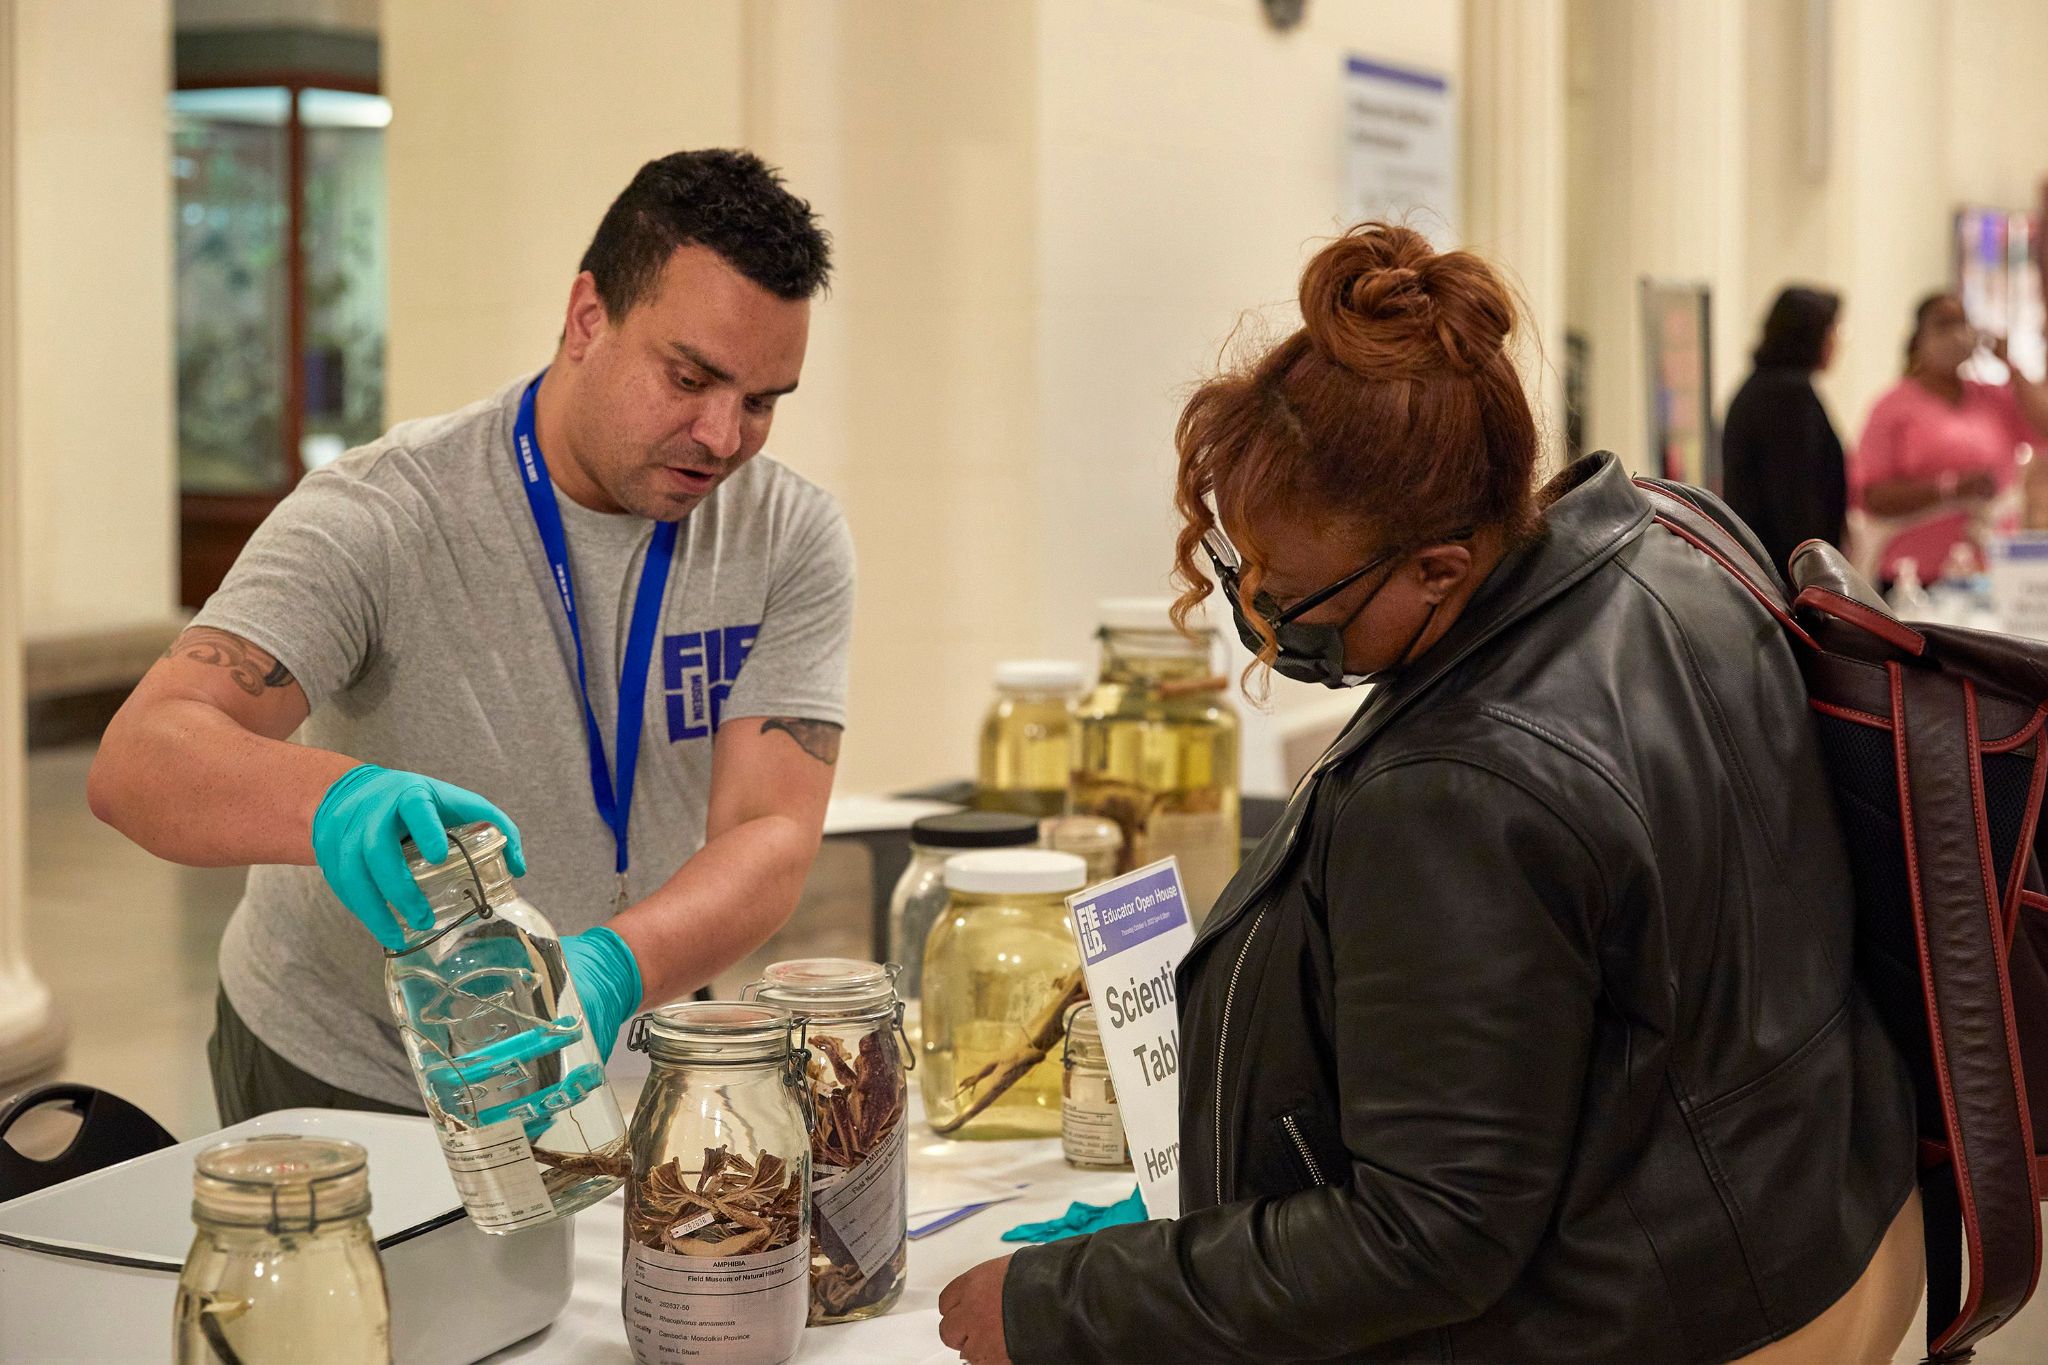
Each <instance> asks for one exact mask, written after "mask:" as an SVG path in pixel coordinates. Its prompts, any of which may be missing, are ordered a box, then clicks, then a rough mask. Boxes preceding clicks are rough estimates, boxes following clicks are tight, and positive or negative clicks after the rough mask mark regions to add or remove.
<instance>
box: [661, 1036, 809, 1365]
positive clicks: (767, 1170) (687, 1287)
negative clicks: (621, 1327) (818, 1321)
mask: <svg viewBox="0 0 2048 1365" xmlns="http://www.w3.org/2000/svg"><path fill="white" fill-rule="evenodd" d="M793 1044H794V1038H793V1036H792V1025H791V1021H790V1018H789V1016H788V1014H787V1013H786V1012H785V1011H782V1010H779V1009H774V1008H770V1007H768V1006H763V1005H751V1004H727V1003H722V1002H716V1001H700V1002H688V1003H684V1004H678V1005H665V1006H663V1007H662V1008H661V1009H659V1010H656V1011H655V1012H654V1014H653V1015H652V1016H651V1017H649V1018H647V1019H645V1020H643V1021H641V1022H639V1023H636V1025H635V1027H634V1031H633V1035H632V1037H631V1040H630V1046H633V1047H635V1048H638V1049H641V1050H643V1051H645V1052H646V1053H647V1055H648V1059H649V1062H650V1069H649V1072H648V1077H647V1084H646V1087H645V1089H643V1090H642V1091H641V1094H640V1103H639V1105H638V1107H637V1108H635V1109H634V1111H633V1126H632V1131H631V1134H630V1137H629V1146H630V1150H631V1153H632V1163H633V1174H632V1178H631V1179H630V1180H628V1181H627V1183H626V1246H625V1265H624V1277H623V1278H624V1283H623V1287H622V1291H621V1296H620V1307H621V1310H622V1312H623V1314H624V1317H625V1321H626V1338H627V1341H628V1342H629V1343H630V1345H631V1346H632V1349H633V1356H634V1359H635V1360H637V1361H639V1362H640V1365H657V1362H670V1361H676V1360H689V1359H699V1358H701V1359H704V1360H712V1361H718V1362H720V1365H780V1362H782V1361H786V1360H788V1359H789V1358H790V1357H791V1356H793V1355H794V1354H796V1349H797V1343H798V1341H799V1340H800V1338H801V1337H802V1334H803V1329H804V1324H805V1322H806V1321H807V1319H808V1317H809V1314H810V1302H811V1296H810V1260H811V1258H810V1234H811V1199H810V1194H811V1139H810V1131H809V1124H808V1121H807V1119H806V1115H805V1109H804V1104H803V1100H802V1097H803V1096H804V1094H805V1083H804V1077H803V1054H801V1053H800V1052H797V1051H795V1050H794V1046H793ZM714 1201H716V1202H717V1203H719V1204H722V1205H723V1206H724V1208H725V1209H727V1210H731V1209H737V1210H738V1211H739V1212H738V1213H737V1214H731V1215H728V1214H727V1213H724V1212H721V1211H720V1209H719V1208H716V1207H713V1206H712V1205H713V1202H714ZM707 1336H708V1337H710V1338H712V1339H713V1340H714V1341H715V1342H716V1343H717V1344H716V1345H715V1346H708V1345H706V1344H705V1341H704V1338H706V1337H707Z"/></svg>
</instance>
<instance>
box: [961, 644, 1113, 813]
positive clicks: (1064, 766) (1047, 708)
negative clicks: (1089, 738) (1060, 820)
mask: <svg viewBox="0 0 2048 1365" xmlns="http://www.w3.org/2000/svg"><path fill="white" fill-rule="evenodd" d="M1086 682H1087V680H1086V678H1085V677H1084V676H1083V674H1082V671H1081V665H1079V664H1077V663H1072V662H1070V661H1068V660H1065V659H1017V660H1012V661H1010V662H1008V663H1003V664H998V665H996V700H995V705H993V706H991V707H990V708H989V712H988V716H987V718H986V719H984V720H983V721H982V724H981V754H980V762H979V764H978V765H977V766H976V771H975V783H974V804H975V807H976V808H977V809H979V810H1000V811H1014V812H1016V813H1017V814H1019V815H1029V816H1033V817H1036V818H1038V819H1044V818H1046V817H1048V816H1053V815H1060V814H1063V813H1064V812H1065V811H1066V809H1067V778H1068V776H1069V775H1070V774H1071V773H1072V772H1073V768H1074V699H1075V698H1076V697H1078V696H1079V695H1080V694H1081V689H1082V688H1083V687H1084V686H1086Z"/></svg>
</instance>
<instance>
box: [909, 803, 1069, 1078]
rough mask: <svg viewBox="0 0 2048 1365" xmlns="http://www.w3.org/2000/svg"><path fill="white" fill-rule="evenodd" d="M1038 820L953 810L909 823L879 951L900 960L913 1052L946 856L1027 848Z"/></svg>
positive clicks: (941, 910)
mask: <svg viewBox="0 0 2048 1365" xmlns="http://www.w3.org/2000/svg"><path fill="white" fill-rule="evenodd" d="M1039 832H1040V825H1039V822H1038V821H1036V820H1033V819H1032V818H1031V817H1030V816H1028V815H1018V814H1016V813H1014V812H1008V811H972V810H967V811H955V812H953V813H952V814H950V815H927V816H926V817H924V819H922V820H918V821H915V822H914V823H913V824H912V825H911V826H910V863H909V865H908V866H906V867H905V868H904V869H903V875H902V876H901V877H899V878H897V879H896V889H895V891H894V892H893V893H892V894H891V895H890V897H889V945H888V951H887V952H885V953H884V954H883V956H884V957H886V958H887V959H888V960H889V961H891V962H896V963H900V964H902V967H903V974H902V975H901V976H899V977H898V978H897V979H896V987H897V990H898V992H899V993H900V994H901V995H902V996H903V999H904V1000H905V1002H906V1004H907V1008H906V1010H905V1014H904V1024H903V1027H904V1031H905V1032H906V1033H907V1034H908V1036H909V1038H910V1042H911V1048H912V1050H913V1052H914V1051H915V1049H916V1046H917V1039H918V1037H919V1033H920V1030H921V1028H922V1019H921V1011H920V1009H919V1005H918V1000H919V992H920V991H921V989H922V987H923V982H924V942H925V940H926V939H927V938H929V937H931V932H932V925H934V924H936V923H937V922H938V919H939V916H940V915H941V914H943V913H945V909H946V860H947V859H948V858H951V857H953V856H954V855H956V854H960V853H968V852H972V851H973V850H975V849H978V848H1030V847H1031V846H1032V845H1034V844H1036V843H1037V842H1038V840H1039Z"/></svg>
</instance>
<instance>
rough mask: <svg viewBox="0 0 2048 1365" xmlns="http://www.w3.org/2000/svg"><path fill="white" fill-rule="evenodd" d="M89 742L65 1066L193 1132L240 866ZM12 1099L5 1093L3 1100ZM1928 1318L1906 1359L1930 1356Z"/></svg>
mask: <svg viewBox="0 0 2048 1365" xmlns="http://www.w3.org/2000/svg"><path fill="white" fill-rule="evenodd" d="M91 762H92V750H91V748H90V747H87V746H80V747H73V748H60V749H50V750H43V751H40V752H37V753H35V754H33V755H31V757H30V759H29V777H28V797H29V865H28V894H29V905H28V909H29V914H28V926H27V928H28V938H29V945H30V955H31V958H32V960H33V962H34V963H35V966H36V970H37V971H38V973H39V974H40V975H41V976H42V978H43V980H44V981H45V982H46V983H47V984H48V985H49V987H50V989H51V991H52V992H53V993H54V994H55V996H56V999H57V1004H58V1006H59V1008H60V1009H61V1010H62V1011H63V1015H64V1018H65V1021H66V1023H67V1025H68V1026H69V1029H70V1045H69V1048H68V1050H67V1052H66V1054H65V1059H64V1064H63V1067H62V1069H61V1070H60V1071H59V1072H58V1073H57V1074H56V1076H55V1077H53V1078H51V1079H65V1080H78V1081H83V1082H86V1083H88V1084H91V1085H95V1086H99V1087H101V1088H103V1089H107V1090H111V1091H113V1092H114V1093H116V1094H119V1095H122V1096H124V1097H126V1098H127V1099H129V1100H132V1101H134V1102H135V1103H136V1104H138V1105H140V1106H141V1107H142V1108H143V1109H144V1110H146V1111H147V1112H149V1113H150V1114H152V1115H154V1116H155V1117H156V1118H157V1120H158V1121H159V1122H160V1123H162V1124H163V1125H164V1126H165V1127H167V1128H169V1129H170V1130H171V1132H172V1133H173V1134H174V1135H176V1136H177V1137H178V1138H180V1139H185V1138H192V1137H197V1136H200V1135H202V1134H204V1133H206V1132H209V1131H211V1130H212V1129H213V1128H214V1127H216V1126H217V1125H216V1123H215V1116H214V1107H213V1096H212V1091H211V1088H210V1086H209V1084H208V1081H207V1074H206V1055H205V1046H206V1036H207V1034H208V1032H209V1031H210V1030H211V1029H212V1026H213V1019H212V1014H213V992H214V985H215V971H214V952H215V948H216V946H217V944H218V942H219V939H220V932H221V928H222V926H224V925H225V924H226V923H227V918H228V915H229V913H230V912H231V911H232V910H233V909H234V906H235V900H236V897H237V896H238V894H239V892H240V889H241V882H242V874H241V872H240V870H238V869H237V870H194V869H190V868H180V867H174V866H172V865H171V864H169V863H165V862H162V861H160V860H159V859H156V858H153V857H151V856H150V855H149V854H147V853H144V852H143V851H142V850H141V849H139V848H136V847H135V846H134V845H133V844H130V843H129V842H128V841H127V840H125V839H123V838H122V837H121V836H119V835H118V834H115V833H114V832H113V831H112V830H110V829H107V828H106V827H105V826H103V825H101V824H99V823H98V822H97V821H95V820H94V819H93V818H92V815H91V813H90V812H88V811H87V810H86V807H85V774H86V769H87V768H88V767H89V766H90V764H91ZM864 857H865V855H864V854H862V853H861V852H860V851H859V850H858V849H834V850H833V851H832V852H830V853H829V854H828V857H827V858H826V859H825V860H824V861H823V862H822V864H821V866H820V868H819V870H818V873H817V874H816V875H815V876H814V878H813V883H812V886H811V888H810V890H809V891H808V892H807V894H806V897H805V904H804V905H803V906H801V907H799V909H798V912H797V914H796V915H795V916H794V917H793V918H792V922H791V924H790V926H789V927H788V928H787V929H785V930H784V931H783V933H782V934H779V935H777V937H776V939H775V940H773V941H771V943H770V944H768V945H767V947H765V948H764V949H763V950H762V952H761V953H760V954H757V956H756V959H752V960H750V961H749V962H748V963H745V964H741V966H740V967H739V968H736V969H735V970H734V972H732V973H729V974H728V975H729V976H730V977H731V980H729V981H728V980H724V979H721V981H720V982H719V986H720V988H721V993H728V992H729V990H730V989H731V988H734V987H736V986H737V984H738V983H739V982H740V981H744V980H747V979H750V978H751V977H752V975H753V972H754V967H755V966H756V965H757V964H758V963H759V962H766V961H772V960H774V959H775V958H778V957H789V956H796V955H799V954H806V953H821V952H829V953H849V952H865V951H866V946H865V945H866V942H867V929H866V914H867V911H866V908H865V904H864V902H863V901H862V899H861V897H862V895H863V888H864V882H865V873H866V867H865V863H864V861H863V860H864ZM4 1098H5V1096H4V1095H0V1100H4ZM1920 1339H1921V1338H1920V1329H1919V1328H1918V1327H1917V1326H1916V1327H1915V1329H1914V1331H1913V1333H1912V1334H1911V1335H1909V1336H1908V1337H1907V1349H1904V1350H1902V1351H1901V1352H1900V1353H1899V1356H1898V1362H1899V1365H1911V1362H1914V1361H1917V1360H1919V1359H1920V1355H1921V1352H1920V1350H1919V1349H1917V1348H1916V1347H1915V1346H1914V1343H1916V1342H1918V1341H1919V1340H1920ZM1976 1359H1977V1361H1978V1363H1979V1365H2038V1363H2039V1362H2041V1361H2044V1360H2048V1293H2044V1294H2041V1295H2039V1296H2037V1297H2036V1299H2035V1300H2034V1302H2033V1304H2032V1305H2030V1306H2029V1308H2028V1309H2027V1311H2026V1312H2025V1313H2023V1314H2022V1315H2021V1317H2020V1320H2019V1321H2018V1322H2016V1323H2015V1324H2013V1325H2012V1326H2010V1327H2007V1328H2006V1329H2005V1330H2004V1331H2002V1332H2001V1333H1999V1334H1998V1335H1997V1336H1996V1337H1994V1338H1992V1339H1991V1341H1990V1342H1989V1343H1987V1344H1986V1345H1985V1346H1983V1347H1980V1348H1979V1349H1978V1352H1977V1356H1976Z"/></svg>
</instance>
